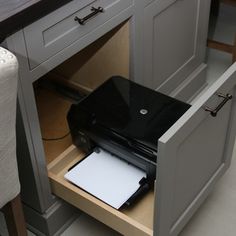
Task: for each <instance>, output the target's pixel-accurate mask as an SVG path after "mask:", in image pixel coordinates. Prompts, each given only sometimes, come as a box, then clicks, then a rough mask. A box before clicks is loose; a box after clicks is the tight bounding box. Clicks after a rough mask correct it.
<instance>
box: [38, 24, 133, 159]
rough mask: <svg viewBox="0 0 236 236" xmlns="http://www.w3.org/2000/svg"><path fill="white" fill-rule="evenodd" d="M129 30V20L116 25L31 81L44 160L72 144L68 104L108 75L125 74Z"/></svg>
mask: <svg viewBox="0 0 236 236" xmlns="http://www.w3.org/2000/svg"><path fill="white" fill-rule="evenodd" d="M129 30H130V29H129V21H126V22H124V23H122V24H120V25H119V26H117V27H116V28H115V29H113V30H112V31H110V32H108V33H107V34H105V35H104V36H103V37H101V38H100V39H98V40H97V41H95V42H94V43H92V44H91V45H89V46H88V47H86V48H85V49H83V50H81V51H80V52H78V53H77V54H76V55H74V56H73V57H71V58H70V59H68V60H67V61H65V62H64V63H62V64H61V65H59V66H58V67H56V68H55V69H54V70H52V71H50V72H49V73H48V74H46V75H45V76H44V77H42V78H41V79H40V80H37V81H36V82H34V90H35V97H36V105H37V109H38V116H39V122H40V128H41V134H42V138H43V139H44V141H43V143H44V149H45V156H46V162H47V163H50V162H51V161H52V160H53V159H54V158H56V157H57V156H58V155H59V154H60V153H62V152H63V151H64V150H65V149H66V148H68V147H69V145H71V144H72V141H71V138H70V135H69V128H68V125H67V121H66V115H67V112H68V110H69V108H70V106H71V104H72V103H76V102H78V101H79V100H80V99H82V98H83V96H85V95H86V94H88V93H90V92H91V91H92V90H94V89H95V88H97V87H98V86H99V85H100V84H102V83H103V82H104V81H105V80H106V79H108V78H109V77H111V76H112V75H122V76H124V77H126V78H128V77H129V67H130V62H129V61H130V58H129V57H130V53H129V51H130V47H129V41H130V32H129ZM48 114H50V115H48ZM66 134H68V135H66ZM65 135H66V136H65ZM63 136H65V137H64V138H62V137H63ZM51 139H52V140H51ZM53 139H55V140H53Z"/></svg>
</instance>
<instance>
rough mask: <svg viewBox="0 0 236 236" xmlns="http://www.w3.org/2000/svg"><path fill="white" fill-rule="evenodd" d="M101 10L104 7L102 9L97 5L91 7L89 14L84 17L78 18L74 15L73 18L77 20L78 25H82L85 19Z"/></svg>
mask: <svg viewBox="0 0 236 236" xmlns="http://www.w3.org/2000/svg"><path fill="white" fill-rule="evenodd" d="M102 12H104V9H103V8H102V7H98V8H96V7H92V8H91V13H90V14H88V15H87V16H85V17H83V18H79V17H78V16H76V17H75V18H74V20H75V21H78V23H79V24H80V25H84V24H85V22H86V21H87V20H89V19H90V18H92V17H94V16H95V15H97V14H98V13H102Z"/></svg>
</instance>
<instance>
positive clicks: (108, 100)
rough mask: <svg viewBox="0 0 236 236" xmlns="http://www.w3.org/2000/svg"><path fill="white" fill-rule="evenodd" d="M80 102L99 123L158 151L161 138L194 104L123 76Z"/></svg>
mask: <svg viewBox="0 0 236 236" xmlns="http://www.w3.org/2000/svg"><path fill="white" fill-rule="evenodd" d="M78 105H79V107H80V109H82V110H83V111H85V112H86V113H87V114H90V115H92V116H93V124H95V125H96V126H100V127H102V128H104V129H106V130H107V129H109V130H110V131H111V132H113V133H114V134H116V135H118V136H120V137H122V138H125V139H127V140H130V141H132V143H133V144H135V143H136V144H137V145H145V146H148V147H149V148H152V149H154V150H156V149H157V141H158V139H159V138H160V137H161V136H162V135H163V134H164V133H165V132H166V131H167V130H168V129H169V128H170V127H171V126H172V125H173V124H174V123H175V122H176V121H177V120H178V119H179V118H180V116H182V114H183V113H184V112H185V111H186V110H188V108H189V107H190V105H189V104H186V103H184V102H181V101H178V100H176V99H174V98H171V97H169V96H166V95H164V94H161V93H159V92H156V91H153V90H151V89H148V88H145V87H143V86H141V85H138V84H136V83H134V82H132V81H130V80H128V79H124V78H122V77H120V76H114V77H111V78H110V79H109V80H107V81H106V82H105V83H104V84H102V85H101V86H100V87H98V88H97V89H96V90H95V91H93V92H92V93H91V94H90V95H89V96H87V97H86V98H85V99H83V100H82V101H81V102H80V103H79V104H78Z"/></svg>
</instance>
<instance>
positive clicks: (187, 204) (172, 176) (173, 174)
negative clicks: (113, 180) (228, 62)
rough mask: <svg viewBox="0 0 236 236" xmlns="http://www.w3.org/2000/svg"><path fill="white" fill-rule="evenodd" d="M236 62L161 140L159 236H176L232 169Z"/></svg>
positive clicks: (158, 196)
mask: <svg viewBox="0 0 236 236" xmlns="http://www.w3.org/2000/svg"><path fill="white" fill-rule="evenodd" d="M235 96H236V63H235V64H234V65H233V66H231V67H230V68H229V69H228V70H227V71H226V72H225V73H224V74H223V75H222V76H221V77H220V78H219V79H218V80H217V81H216V82H214V83H213V84H212V85H211V86H210V87H208V88H207V89H206V90H205V91H204V92H203V93H202V94H201V96H199V97H198V98H197V99H196V100H195V101H194V103H193V104H192V107H191V108H190V109H189V110H188V111H187V112H186V113H185V114H184V115H183V116H182V117H181V118H180V119H179V120H178V121H177V122H176V123H175V124H174V125H173V126H172V127H171V128H170V129H169V130H168V131H167V132H166V133H165V134H164V135H163V136H162V137H161V138H160V139H159V141H158V153H159V155H158V158H159V159H158V160H159V162H158V165H157V173H158V180H159V181H157V186H156V189H157V190H160V189H161V190H160V191H159V192H158V194H156V196H157V197H156V204H157V206H159V208H158V212H155V213H156V217H155V220H154V225H155V226H156V229H154V232H155V233H156V234H155V233H154V235H159V236H176V235H178V234H179V232H180V231H181V230H182V228H183V226H184V225H185V224H186V223H187V221H188V220H189V219H190V217H191V216H192V215H193V213H194V212H195V211H196V210H197V208H198V207H199V206H200V205H201V204H202V203H203V201H204V200H205V198H206V197H207V196H208V195H209V193H210V192H211V190H212V189H213V187H214V186H215V184H216V182H217V181H218V179H219V178H220V177H221V176H222V175H223V174H224V173H225V171H226V170H227V169H228V167H229V165H230V161H231V158H232V152H233V147H234V143H235V133H236V100H235Z"/></svg>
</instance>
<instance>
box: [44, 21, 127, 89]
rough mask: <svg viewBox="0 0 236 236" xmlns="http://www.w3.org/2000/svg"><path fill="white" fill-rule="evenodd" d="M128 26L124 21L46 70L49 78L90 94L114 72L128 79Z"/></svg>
mask: <svg viewBox="0 0 236 236" xmlns="http://www.w3.org/2000/svg"><path fill="white" fill-rule="evenodd" d="M129 44H130V27H129V21H126V22H124V23H122V24H120V25H119V26H117V27H116V28H115V29H113V30H111V31H110V32H108V33H107V34H105V35H104V36H102V37H101V38H100V39H98V40H96V41H95V42H94V43H92V44H90V45H89V46H87V47H86V48H85V49H83V50H81V51H80V52H79V53H77V54H75V55H74V56H72V57H71V58H69V59H68V60H66V61H65V62H63V63H62V64H61V65H59V66H58V67H56V68H55V69H54V70H52V71H51V72H49V74H48V77H49V78H50V79H51V80H54V81H57V82H58V83H61V84H62V85H63V86H69V87H70V88H73V89H76V90H77V89H78V90H80V91H82V92H85V93H90V92H91V91H93V90H94V89H95V88H97V87H98V86H99V85H101V84H102V83H103V82H105V80H106V79H108V78H110V77H111V76H113V75H121V76H124V77H126V78H129V74H130V72H129V68H130V62H129V61H130V45H129Z"/></svg>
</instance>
